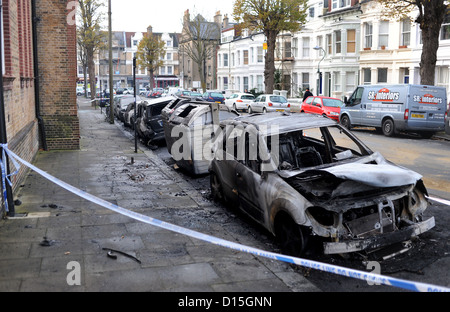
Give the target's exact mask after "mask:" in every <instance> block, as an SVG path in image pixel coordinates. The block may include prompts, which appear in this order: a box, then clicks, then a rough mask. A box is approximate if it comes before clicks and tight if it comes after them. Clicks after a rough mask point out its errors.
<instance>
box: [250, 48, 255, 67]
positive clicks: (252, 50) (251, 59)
mask: <svg viewBox="0 0 450 312" xmlns="http://www.w3.org/2000/svg"><path fill="white" fill-rule="evenodd" d="M254 50H255V49H254V48H250V64H255V52H254Z"/></svg>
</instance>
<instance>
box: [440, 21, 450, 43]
mask: <svg viewBox="0 0 450 312" xmlns="http://www.w3.org/2000/svg"><path fill="white" fill-rule="evenodd" d="M447 39H450V15H446V16H445V18H444V22H443V23H442V27H441V40H447Z"/></svg>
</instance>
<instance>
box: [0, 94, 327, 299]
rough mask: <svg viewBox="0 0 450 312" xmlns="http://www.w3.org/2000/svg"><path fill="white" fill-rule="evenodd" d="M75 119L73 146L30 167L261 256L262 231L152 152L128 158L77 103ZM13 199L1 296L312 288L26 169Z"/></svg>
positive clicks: (1, 229)
mask: <svg viewBox="0 0 450 312" xmlns="http://www.w3.org/2000/svg"><path fill="white" fill-rule="evenodd" d="M79 116H80V128H81V149H80V150H79V151H51V152H42V153H39V154H38V156H37V158H36V159H35V161H34V162H33V164H34V165H35V166H37V167H38V168H40V169H42V170H44V171H46V172H47V173H49V174H51V175H53V176H55V177H57V178H59V179H61V180H63V181H65V182H67V183H69V184H71V185H73V186H75V187H77V188H79V189H81V190H83V191H86V192H88V193H90V194H92V195H95V196H97V197H100V198H102V199H104V200H107V201H109V202H111V203H114V204H117V205H118V206H120V207H123V208H126V209H130V210H132V211H136V212H138V213H141V214H144V215H148V216H150V217H153V218H156V219H159V220H163V221H167V222H169V223H172V224H176V225H179V226H183V227H186V228H190V229H192V230H195V231H198V232H201V233H205V234H209V235H212V236H216V237H219V238H223V239H226V240H230V241H233V242H238V243H240V244H244V245H247V246H251V247H255V248H261V249H267V244H266V243H263V242H262V241H263V240H264V234H261V233H263V232H261V233H257V235H256V234H255V235H254V234H253V232H254V231H255V229H254V228H249V227H248V225H246V223H245V222H243V221H241V220H240V219H239V218H236V217H235V216H234V215H233V214H232V213H231V212H230V211H229V210H225V209H223V208H221V207H217V206H216V205H214V203H212V202H210V201H208V200H206V199H204V198H203V197H202V194H200V193H199V192H198V191H197V190H196V189H195V188H194V187H192V186H191V185H190V184H188V183H187V182H186V181H185V180H184V179H183V177H182V176H180V175H179V173H176V172H175V171H173V169H172V168H170V167H168V166H167V165H166V164H165V163H164V162H163V161H161V160H160V159H159V158H158V157H157V156H156V155H155V154H154V153H153V152H152V151H151V150H149V149H147V148H146V147H139V150H138V153H135V152H134V140H130V138H127V137H126V136H125V135H124V133H123V132H122V131H121V130H120V129H119V127H118V126H117V125H111V124H109V122H106V121H105V117H104V114H101V113H100V109H97V110H95V109H94V108H93V107H91V106H90V103H89V102H88V101H86V100H84V99H79ZM15 199H19V200H20V201H21V202H22V203H21V205H17V206H16V207H15V208H16V217H14V218H9V219H7V220H2V221H0V291H14V292H15V291H42V292H47V291H57V292H59V291H105V292H114V291H139V292H140V291H163V292H164V291H183V292H184V291H190V292H192V291H200V292H203V291H206V292H221V291H223V292H230V291H237V292H240V291H251V292H260V291H263V292H291V291H294V292H303V291H319V289H317V288H316V287H315V286H314V285H313V284H311V283H310V282H309V281H308V280H307V279H306V278H304V277H303V276H302V275H301V274H299V273H298V272H294V270H293V269H292V268H291V267H290V266H289V264H286V263H283V262H278V261H274V260H270V259H267V258H263V257H256V256H253V255H250V254H247V253H243V252H238V251H234V250H231V249H227V248H224V247H219V246H215V245H212V244H210V243H207V242H203V241H200V240H196V239H193V238H190V237H187V236H183V235H180V234H177V233H173V232H170V231H167V230H164V229H160V228H157V227H155V226H151V225H148V224H144V223H141V222H139V221H136V220H134V219H131V218H128V217H126V216H123V215H120V214H117V213H115V212H112V211H110V210H108V209H105V208H102V207H100V206H98V205H96V204H93V203H90V202H88V201H86V200H84V199H82V198H80V197H78V196H76V195H74V194H71V193H69V192H68V191H66V190H64V189H62V188H61V187H59V186H57V185H55V184H53V183H52V182H50V181H47V180H46V179H44V178H43V177H41V176H40V175H38V174H37V173H35V172H32V171H30V172H29V174H28V177H27V179H26V181H25V182H24V183H23V185H22V186H21V187H20V190H19V192H18V194H17V195H16V197H15ZM21 216H22V217H21ZM255 236H257V237H258V239H255V238H254V237H255ZM261 237H263V238H262V239H261ZM267 241H268V242H270V240H269V239H268V238H267ZM104 248H106V249H108V248H109V249H114V250H116V251H120V252H123V253H125V254H126V255H128V256H126V255H124V254H121V253H119V252H115V253H114V254H112V255H110V256H108V250H105V249H104ZM274 248H276V246H274ZM129 256H133V257H135V258H132V257H129ZM114 257H115V258H114ZM78 273H79V274H78ZM78 277H79V282H80V285H69V284H77V283H78V279H77V278H78Z"/></svg>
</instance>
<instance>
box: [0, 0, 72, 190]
mask: <svg viewBox="0 0 450 312" xmlns="http://www.w3.org/2000/svg"><path fill="white" fill-rule="evenodd" d="M1 10H2V12H1V17H2V23H1V28H2V29H1V31H2V48H3V49H2V51H1V52H2V53H1V54H2V58H1V59H2V76H3V98H2V99H1V101H2V106H3V108H4V112H5V114H4V117H5V118H4V120H0V122H1V123H4V126H5V128H6V138H7V142H8V148H9V149H11V150H12V151H14V152H15V153H16V154H17V155H18V156H19V157H21V158H23V159H25V160H27V161H32V160H33V158H34V157H35V156H36V154H37V152H38V150H39V149H45V150H55V149H78V148H79V146H80V131H79V120H78V111H77V103H76V91H75V90H76V89H75V87H76V77H77V74H76V28H75V20H74V17H75V6H73V7H71V6H70V5H69V2H68V1H56V0H3V1H2V6H1ZM72 18H73V19H72ZM26 171H27V170H26V168H25V167H23V166H22V167H21V170H20V171H19V172H18V174H16V175H13V176H12V177H11V180H12V182H13V190H15V189H16V188H17V187H18V185H20V182H21V181H22V180H23V178H24V176H25V174H26Z"/></svg>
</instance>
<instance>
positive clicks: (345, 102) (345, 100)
mask: <svg viewBox="0 0 450 312" xmlns="http://www.w3.org/2000/svg"><path fill="white" fill-rule="evenodd" d="M344 104H345V105H347V104H348V98H347V97H346V96H344Z"/></svg>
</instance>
